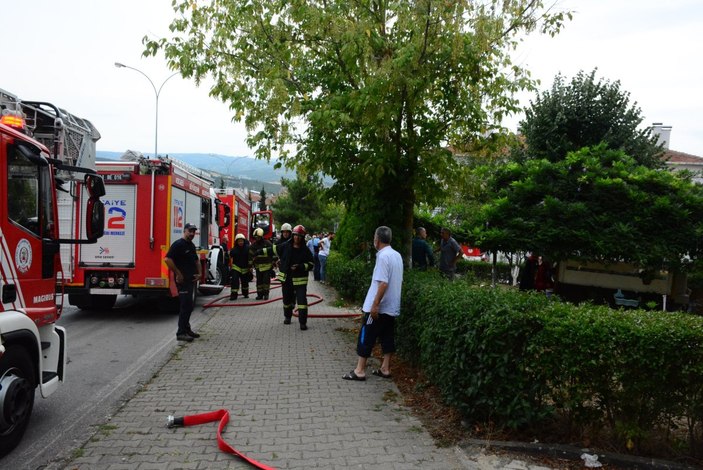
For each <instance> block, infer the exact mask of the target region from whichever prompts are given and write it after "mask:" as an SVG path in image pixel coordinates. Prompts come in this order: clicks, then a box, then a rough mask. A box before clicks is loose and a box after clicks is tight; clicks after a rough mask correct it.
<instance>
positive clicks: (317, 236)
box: [307, 232, 334, 283]
mask: <svg viewBox="0 0 703 470" xmlns="http://www.w3.org/2000/svg"><path fill="white" fill-rule="evenodd" d="M332 240H334V232H329V233H327V234H323V233H313V234H312V235H311V236H309V237H308V239H307V247H308V250H310V252H311V253H312V255H313V259H314V261H315V267H314V268H313V271H312V275H313V279H315V280H316V281H320V282H322V283H325V282H327V257H328V256H329V255H330V247H331V246H332Z"/></svg>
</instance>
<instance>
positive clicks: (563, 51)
mask: <svg viewBox="0 0 703 470" xmlns="http://www.w3.org/2000/svg"><path fill="white" fill-rule="evenodd" d="M547 1H549V0H547ZM0 4H1V5H2V9H1V11H2V17H3V21H2V27H1V28H0V29H1V31H2V37H3V44H4V47H3V50H2V53H0V71H1V72H2V73H0V88H1V89H4V90H5V91H8V92H10V93H13V94H15V95H17V96H18V97H20V98H21V99H26V100H35V101H49V102H52V103H54V104H56V105H58V106H59V107H61V108H64V109H66V110H67V111H69V112H70V113H72V114H75V115H77V116H80V117H82V118H85V119H88V120H89V121H91V122H92V123H93V124H94V125H95V127H96V128H97V129H98V131H99V132H100V133H101V136H102V138H101V139H100V140H99V141H98V143H97V146H98V150H103V151H116V152H122V151H125V150H127V149H131V150H138V151H141V152H143V153H145V154H153V152H154V147H155V140H156V139H155V138H156V133H155V125H154V124H155V102H156V96H155V91H154V89H153V88H152V86H151V85H150V84H149V81H148V80H147V78H145V77H144V76H143V75H141V74H140V73H138V72H136V71H134V70H130V69H127V68H116V67H115V65H114V63H115V62H121V63H123V64H125V65H128V66H130V67H134V68H136V69H139V70H140V71H141V72H143V73H144V74H145V75H147V76H148V77H149V78H150V79H151V80H152V81H153V83H154V85H155V87H156V89H157V90H158V89H159V88H160V87H161V85H162V84H163V88H161V93H160V94H159V108H158V110H159V127H158V153H159V154H167V153H210V154H220V155H229V156H247V155H253V151H252V150H251V149H249V148H248V147H247V145H246V142H245V139H246V132H245V130H244V126H243V125H242V124H241V123H233V122H232V120H231V116H232V113H230V112H229V110H228V108H227V106H226V105H225V104H223V103H221V102H219V101H217V100H215V99H214V98H210V97H209V96H208V88H209V87H208V83H207V82H203V83H201V86H200V87H197V86H196V85H195V83H194V82H192V81H190V80H185V79H183V78H181V77H180V76H174V77H172V78H169V77H170V76H171V74H172V73H173V72H172V71H170V70H169V69H168V68H167V67H166V63H165V60H164V58H163V56H157V57H155V58H154V57H150V58H143V57H142V55H141V54H142V51H143V49H144V47H143V45H142V42H141V41H142V38H143V37H144V36H145V35H149V36H150V37H152V38H158V37H164V36H168V25H169V24H170V22H171V20H172V19H173V17H174V13H173V10H172V9H171V0H23V1H16V0H0ZM555 8H558V9H563V10H571V11H574V19H573V20H572V21H570V22H569V23H567V25H566V26H565V28H564V30H563V31H562V32H561V33H560V34H559V35H558V36H556V37H554V38H551V37H549V36H538V35H533V36H531V37H528V38H527V39H526V41H525V42H524V43H523V44H522V45H521V46H520V48H519V49H518V51H516V52H515V54H514V60H515V62H516V63H518V64H520V65H522V66H525V67H527V68H528V69H530V70H531V71H532V74H533V77H534V78H537V79H539V80H540V81H541V85H540V87H539V88H540V89H541V90H545V89H548V88H550V87H551V84H552V82H553V79H554V77H555V76H556V74H557V73H562V74H563V75H564V76H565V77H568V78H571V77H573V76H574V75H575V74H576V73H578V71H579V70H584V71H586V72H590V71H591V70H593V69H594V68H598V72H597V77H600V78H604V79H607V80H610V81H616V80H619V81H620V83H621V86H622V89H623V90H625V91H628V92H630V94H631V102H636V103H637V105H638V106H639V107H640V108H641V111H642V116H643V118H644V121H643V125H650V124H652V123H654V122H662V123H663V124H664V125H668V126H672V132H671V144H670V148H671V149H673V150H678V151H681V152H685V153H690V154H693V155H698V156H701V157H703V60H701V53H703V40H701V39H702V36H701V33H700V26H701V25H702V24H703V2H701V1H700V0H580V1H579V0H560V1H558V2H557V5H556V7H555ZM10 40H11V41H12V42H10ZM167 79H168V81H165V80H167ZM534 97H535V95H534V94H531V93H530V94H528V93H523V94H521V95H520V98H521V100H522V103H523V104H524V105H528V104H529V100H530V99H534ZM520 119H521V116H520V115H518V116H513V117H511V118H510V119H508V120H506V122H505V123H504V124H505V125H506V126H507V127H508V128H509V129H511V130H513V131H515V130H516V129H517V125H518V123H519V121H520Z"/></svg>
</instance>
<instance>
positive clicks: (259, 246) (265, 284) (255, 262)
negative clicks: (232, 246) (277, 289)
mask: <svg viewBox="0 0 703 470" xmlns="http://www.w3.org/2000/svg"><path fill="white" fill-rule="evenodd" d="M272 248H273V245H271V242H270V241H268V240H265V239H264V230H263V229H261V228H257V229H256V230H254V243H252V244H251V246H250V247H249V267H253V268H255V269H256V300H268V298H269V291H270V290H271V271H272V270H273V249H272Z"/></svg>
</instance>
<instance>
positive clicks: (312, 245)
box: [307, 233, 320, 281]
mask: <svg viewBox="0 0 703 470" xmlns="http://www.w3.org/2000/svg"><path fill="white" fill-rule="evenodd" d="M307 246H308V249H309V250H310V253H312V258H313V261H314V262H315V267H313V269H312V276H313V279H315V280H316V281H319V280H320V258H319V257H318V253H319V251H320V238H319V237H318V236H317V234H316V233H313V234H312V237H311V238H310V240H309V241H308V244H307Z"/></svg>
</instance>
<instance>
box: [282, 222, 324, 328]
mask: <svg viewBox="0 0 703 470" xmlns="http://www.w3.org/2000/svg"><path fill="white" fill-rule="evenodd" d="M274 249H275V252H276V254H277V255H278V257H279V258H280V265H279V272H278V278H279V280H280V281H281V290H282V291H283V317H284V319H283V323H284V324H286V325H290V323H291V318H292V317H293V307H294V306H295V304H297V307H298V321H299V322H300V329H301V330H307V329H308V299H307V295H308V272H310V270H312V268H313V266H314V265H315V261H314V260H313V257H312V253H310V250H309V249H308V247H307V246H306V244H305V227H303V226H302V225H296V226H295V227H294V228H293V240H292V241H290V242H287V243H283V244H281V245H277V246H276V247H275V248H274ZM294 302H295V304H294Z"/></svg>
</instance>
